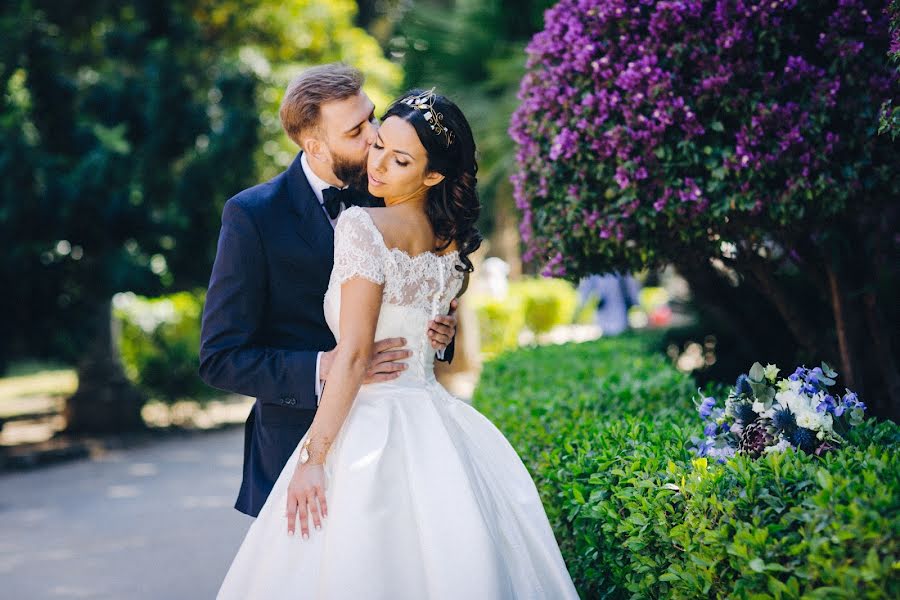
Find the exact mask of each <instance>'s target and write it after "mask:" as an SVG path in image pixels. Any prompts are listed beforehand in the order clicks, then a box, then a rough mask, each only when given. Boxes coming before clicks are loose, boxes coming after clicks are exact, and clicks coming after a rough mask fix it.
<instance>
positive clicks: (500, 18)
mask: <svg viewBox="0 0 900 600" xmlns="http://www.w3.org/2000/svg"><path fill="white" fill-rule="evenodd" d="M553 3H554V0H527V1H522V0H480V1H477V2H476V1H473V0H463V1H458V2H451V3H447V2H441V1H430V2H429V1H423V2H416V3H415V4H414V5H412V3H410V4H411V6H410V9H409V10H408V11H407V12H406V13H405V14H403V15H402V18H400V19H399V22H398V24H397V30H396V32H395V35H394V36H393V38H392V40H391V50H392V54H393V55H394V56H396V57H398V59H399V61H400V62H401V64H402V65H403V69H404V71H405V82H404V85H405V86H406V87H414V86H418V87H423V86H424V87H430V86H433V85H435V86H437V87H438V88H439V89H440V90H441V91H442V92H443V93H445V94H446V95H447V96H448V97H450V98H452V99H453V100H454V101H455V102H457V103H458V104H459V106H460V108H461V109H462V110H463V112H464V113H465V114H466V117H467V118H468V120H469V122H470V123H471V125H472V131H473V133H474V135H475V141H476V143H477V145H478V156H479V158H478V165H479V169H478V183H479V193H480V194H481V198H482V203H483V205H484V206H483V211H482V218H481V222H480V223H479V227H480V228H481V229H482V231H484V232H486V233H488V234H490V232H492V231H493V229H494V227H495V218H496V217H497V213H499V212H500V211H502V210H506V211H507V212H508V213H510V214H511V213H512V210H513V208H512V194H511V188H510V185H509V175H510V174H511V173H512V169H513V166H514V161H513V158H514V157H513V152H514V149H513V147H512V146H511V145H510V141H509V134H508V133H507V128H508V126H509V118H510V115H512V112H513V110H514V109H515V107H516V106H517V104H518V101H517V99H516V93H517V92H518V87H519V81H520V80H521V78H522V76H523V75H524V74H525V56H524V48H525V44H526V43H527V41H528V39H529V38H530V37H531V35H533V34H534V33H535V32H537V31H538V30H540V28H541V26H542V25H543V12H544V10H545V9H546V8H549V7H550V6H551V5H552V4H553ZM500 204H503V205H504V206H505V209H504V208H502V207H501V206H500Z"/></svg>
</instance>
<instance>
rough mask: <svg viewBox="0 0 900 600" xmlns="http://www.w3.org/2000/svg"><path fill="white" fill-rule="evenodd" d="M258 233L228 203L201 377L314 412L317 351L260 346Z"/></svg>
mask: <svg viewBox="0 0 900 600" xmlns="http://www.w3.org/2000/svg"><path fill="white" fill-rule="evenodd" d="M266 273H267V269H266V260H265V255H264V252H263V246H262V242H261V240H260V236H259V232H258V230H257V228H256V225H255V224H254V222H253V220H252V218H251V216H250V215H249V214H248V212H247V211H246V209H244V208H243V207H241V206H240V204H238V203H237V202H236V201H235V199H234V198H232V199H231V200H229V201H228V202H227V203H226V204H225V209H224V210H223V212H222V229H221V231H220V232H219V242H218V246H217V248H216V259H215V262H214V263H213V269H212V275H211V277H210V281H209V289H208V291H207V294H206V304H205V305H204V308H203V321H202V325H201V331H200V370H199V373H200V377H201V378H202V379H203V381H205V382H206V383H207V384H208V385H211V386H212V387H215V388H218V389H220V390H225V391H228V392H233V393H237V394H244V395H246V396H255V397H257V398H259V400H260V402H262V403H264V404H280V405H285V406H290V407H293V408H299V409H315V408H316V405H317V400H316V393H315V392H316V380H315V378H316V358H317V355H318V350H312V351H304V350H290V349H285V348H272V347H268V346H265V345H262V344H259V343H257V342H256V338H257V334H258V331H259V328H260V325H261V322H262V316H263V310H264V307H265V304H266V296H267V294H268V281H267V277H266Z"/></svg>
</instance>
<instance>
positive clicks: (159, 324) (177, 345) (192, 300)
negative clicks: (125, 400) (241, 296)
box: [114, 292, 221, 402]
mask: <svg viewBox="0 0 900 600" xmlns="http://www.w3.org/2000/svg"><path fill="white" fill-rule="evenodd" d="M204 296H205V294H204V292H197V293H191V292H179V293H176V294H171V295H168V296H160V297H157V298H144V297H141V296H136V295H134V294H130V293H128V294H119V295H117V296H116V299H115V300H114V306H115V308H114V315H115V318H116V319H117V321H118V323H119V324H120V327H121V336H120V339H119V346H120V350H121V356H122V363H123V365H124V366H125V373H126V374H127V375H128V377H129V378H130V379H131V380H132V381H134V382H135V383H136V384H138V385H139V386H140V387H142V388H143V389H145V390H146V391H147V392H148V393H149V394H150V395H151V396H154V397H157V398H159V399H161V400H166V401H169V402H174V401H176V400H179V399H181V398H192V399H202V398H205V397H210V396H214V395H217V394H221V392H218V391H217V390H215V389H213V388H211V387H209V386H208V385H206V384H205V383H204V382H203V380H201V379H200V376H199V375H198V374H197V365H198V364H199V363H200V355H199V353H200V316H201V314H202V312H203V301H204Z"/></svg>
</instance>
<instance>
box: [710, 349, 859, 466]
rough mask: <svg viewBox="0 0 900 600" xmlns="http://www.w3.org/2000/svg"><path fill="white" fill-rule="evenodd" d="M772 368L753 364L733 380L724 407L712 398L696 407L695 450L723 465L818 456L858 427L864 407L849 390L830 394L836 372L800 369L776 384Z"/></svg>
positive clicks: (826, 367) (773, 368) (840, 441)
mask: <svg viewBox="0 0 900 600" xmlns="http://www.w3.org/2000/svg"><path fill="white" fill-rule="evenodd" d="M779 371H780V369H779V368H778V367H776V366H775V365H767V366H765V367H763V366H762V365H761V364H760V363H754V364H753V366H752V367H751V368H750V371H749V372H748V373H746V374H742V375H740V376H739V377H738V378H737V382H736V383H735V385H734V388H732V390H731V391H730V393H729V394H728V398H727V399H726V400H725V405H724V406H722V407H720V406H718V403H717V400H716V399H715V398H713V397H706V398H703V399H702V400H701V401H699V402H697V409H698V411H699V413H700V417H701V418H702V419H703V420H704V428H703V437H702V438H697V437H695V438H693V439H692V441H693V442H694V444H695V451H696V452H697V454H699V455H700V456H709V457H712V458H716V459H718V460H720V461H724V460H725V459H727V458H728V457H731V456H734V455H735V454H738V453H740V454H746V455H748V456H751V457H754V458H756V457H758V456H760V455H763V454H768V453H771V452H782V451H784V450H786V449H787V448H794V449H795V450H803V451H804V452H808V453H811V454H817V455H821V454H823V453H825V452H827V451H829V450H832V449H834V448H836V447H838V446H840V445H841V444H842V443H843V439H844V437H843V436H844V434H846V432H847V431H848V430H849V428H850V427H853V426H856V425H858V424H860V423H861V422H862V420H863V418H864V416H865V410H866V405H865V404H864V403H863V402H861V401H860V399H859V397H858V396H857V394H856V393H854V392H851V391H850V390H848V389H845V390H844V394H843V395H840V394H836V393H834V392H833V391H831V390H830V388H832V387H833V386H834V385H835V378H836V377H837V373H836V372H835V371H834V370H833V369H832V368H831V367H829V366H828V365H827V364H825V363H822V366H820V367H815V368H813V369H807V368H806V367H804V366H801V367H797V369H796V370H795V371H794V372H793V373H792V374H791V375H790V376H789V377H786V378H782V379H778V373H779Z"/></svg>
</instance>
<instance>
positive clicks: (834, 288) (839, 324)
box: [825, 261, 858, 388]
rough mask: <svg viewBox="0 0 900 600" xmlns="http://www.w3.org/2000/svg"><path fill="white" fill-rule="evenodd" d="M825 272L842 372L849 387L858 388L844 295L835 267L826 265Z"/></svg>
mask: <svg viewBox="0 0 900 600" xmlns="http://www.w3.org/2000/svg"><path fill="white" fill-rule="evenodd" d="M825 272H826V273H827V274H828V295H829V300H830V301H831V310H832V311H833V312H834V328H835V332H836V333H837V341H838V351H839V352H840V357H841V370H842V371H843V375H844V381H846V382H847V385H848V386H849V387H851V388H852V387H856V384H857V383H858V382H857V379H856V376H855V375H856V370H855V369H854V368H853V358H852V357H851V355H850V339H849V333H848V331H847V314H846V309H845V306H844V305H845V302H844V293H843V290H842V289H841V282H840V281H839V279H838V274H837V271H836V270H835V268H834V266H833V265H830V264H828V262H827V261H826V263H825Z"/></svg>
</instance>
